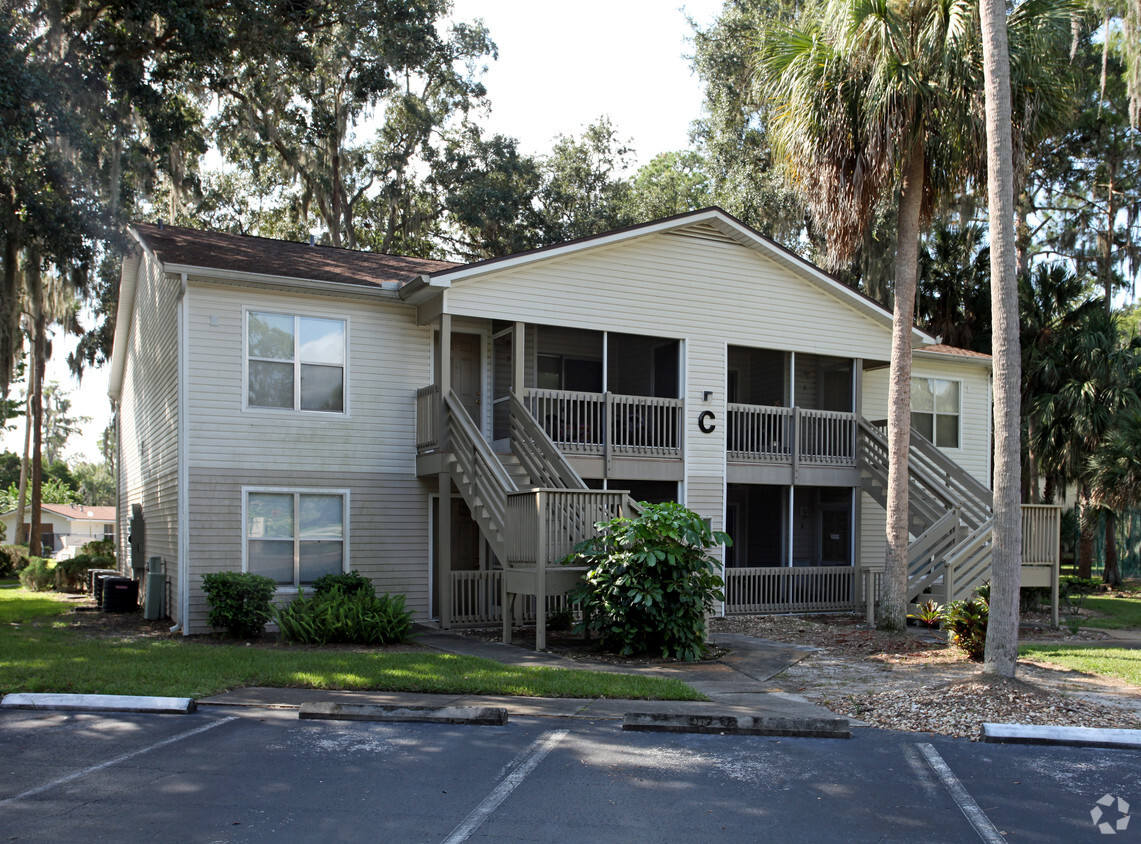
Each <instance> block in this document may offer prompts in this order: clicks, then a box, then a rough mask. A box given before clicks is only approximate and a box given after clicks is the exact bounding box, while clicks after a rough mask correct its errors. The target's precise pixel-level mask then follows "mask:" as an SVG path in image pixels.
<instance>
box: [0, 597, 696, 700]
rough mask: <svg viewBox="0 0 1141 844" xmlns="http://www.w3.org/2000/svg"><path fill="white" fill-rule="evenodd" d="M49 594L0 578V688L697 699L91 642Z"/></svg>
mask: <svg viewBox="0 0 1141 844" xmlns="http://www.w3.org/2000/svg"><path fill="white" fill-rule="evenodd" d="M68 611H69V608H68V606H67V605H66V604H64V603H61V602H60V601H59V600H58V599H57V598H56V597H55V596H54V595H53V594H52V593H30V592H26V591H24V590H23V589H19V588H15V587H13V586H10V585H0V692H3V693H8V692H49V691H51V692H86V693H94V694H138V695H172V696H179V697H203V696H206V695H211V694H216V693H218V692H222V691H226V690H228V689H234V688H239V687H242V686H281V687H286V686H290V687H300V688H316V689H372V690H383V691H401V692H440V693H446V694H498V695H526V696H534V697H584V698H597V697H607V698H621V699H647V700H705V699H706V698H705V697H704V696H703V695H701V694H700V693H699V692H697V691H695V690H694V689H692V688H691V687H689V686H687V685H686V684H685V683H682V682H680V681H678V680H673V679H667V678H656V677H640V676H632V675H624V674H607V673H602V672H596V671H572V670H566V669H558V668H530V667H528V668H518V667H514V666H508V665H501V664H500V663H497V662H492V661H490V660H485V659H477V658H475V657H467V656H456V655H453V654H443V653H438V652H435V651H424V652H404V653H388V652H385V650H384V649H383V648H377V649H375V650H361V651H347V650H343V651H342V650H313V649H303V648H295V647H273V648H262V647H246V646H245V645H244V644H242V643H237V644H232V645H231V644H214V643H211V642H204V641H194V640H193V639H190V640H183V639H162V640H157V641H147V640H141V639H140V640H136V641H127V640H100V639H94V638H91V637H88V636H85V635H83V634H81V633H79V632H77V631H75V630H71V629H68V624H67V621H66V618H65V617H63V614H65V613H67V612H68Z"/></svg>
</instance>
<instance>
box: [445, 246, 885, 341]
mask: <svg viewBox="0 0 1141 844" xmlns="http://www.w3.org/2000/svg"><path fill="white" fill-rule="evenodd" d="M445 295H446V297H447V302H446V310H447V311H448V312H450V313H452V314H456V315H461V314H462V315H468V316H480V317H484V318H487V319H506V320H521V321H526V322H534V323H539V324H548V325H550V324H558V325H563V326H570V327H575V328H589V329H595V330H600V331H601V330H605V331H621V332H628V333H630V334H644V335H653V336H661V337H677V338H681V337H687V338H691V339H697V338H708V339H709V340H714V339H716V341H717V342H719V343H728V344H731V345H742V346H754V347H760V348H771V349H782V350H792V351H800V352H812V353H815V354H823V355H837V356H840V357H862V358H867V359H882V360H886V359H887V357H888V353H889V344H890V339H891V336H890V327H889V326H887V325H886V324H879V323H876V322H873V321H872V319H871V318H869V317H866V316H863V315H862V314H860V313H858V312H856V311H855V310H853V309H852V308H851V307H850V306H849V305H848V304H846V303H844V302H841V301H840V300H839V299H837V298H835V297H833V296H832V295H830V294H829V293H826V292H825V291H823V290H821V289H819V288H817V287H815V286H814V285H812V284H810V283H809V282H807V281H805V280H803V279H801V278H798V277H796V276H794V275H793V274H792V273H790V272H789V270H787V269H786V268H784V267H782V266H780V265H778V264H777V263H775V262H774V261H771V260H769V259H767V258H765V257H764V256H763V255H761V254H759V253H758V252H756V251H754V250H751V249H748V248H746V247H744V246H741V245H738V244H736V243H723V242H717V241H713V240H707V239H704V238H695V237H687V236H684V235H677V234H657V235H647V236H645V237H642V238H637V239H635V240H631V241H627V242H625V243H621V244H617V245H614V246H610V247H606V248H599V249H597V250H593V251H590V252H587V253H578V254H575V255H571V256H567V257H563V258H557V259H552V260H549V261H545V262H539V263H535V264H530V265H528V266H525V267H522V268H517V269H504V270H502V271H500V272H496V273H489V274H488V275H486V276H481V277H479V278H476V279H470V280H462V281H459V282H456V284H455V285H454V286H453V287H452V288H451V289H449V290H448V291H447V293H446V294H445Z"/></svg>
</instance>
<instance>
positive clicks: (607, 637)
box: [564, 502, 731, 660]
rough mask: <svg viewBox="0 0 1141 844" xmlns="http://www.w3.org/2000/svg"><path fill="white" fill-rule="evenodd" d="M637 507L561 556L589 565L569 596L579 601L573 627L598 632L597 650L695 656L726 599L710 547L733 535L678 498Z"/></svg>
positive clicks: (601, 524)
mask: <svg viewBox="0 0 1141 844" xmlns="http://www.w3.org/2000/svg"><path fill="white" fill-rule="evenodd" d="M641 506H642V508H643V510H642V513H641V514H640V515H638V516H636V517H634V518H632V519H626V518H618V519H613V520H611V521H609V522H599V523H598V524H597V525H596V527H597V528H598V530H599V531H600V535H599V536H597V537H595V538H594V539H588V540H587V541H586V542H583V543H581V544H580V545H579V546H578V548H577V549H576V553H575V554H573V555H571V556H570V557H568V558H567V559H566V560H564V562H565V563H567V564H570V565H587V566H590V570H589V571H588V572H587V573H586V576H585V577H584V579H583V583H582V585H580V586H579V587H578V588H576V589H575V590H574V591H573V592H572V593H571V595H570V597H571V600H572V601H576V602H578V603H579V604H580V605H581V606H582V613H583V619H582V621H581V622H579V623H578V625H577V626H576V630H577V631H578V632H587V633H591V634H597V635H598V637H599V644H600V646H601V647H602V649H603V650H606V651H610V652H614V653H619V654H623V655H627V656H629V655H633V654H639V653H646V652H656V653H660V654H661V655H662V656H664V657H674V658H676V659H684V660H695V659H699V658H700V657H701V656H702V654H703V653H704V652H705V634H706V629H705V616H706V614H707V613H710V612H712V611H713V603H714V601H720V600H724V595H723V594H722V591H721V588H722V586H723V583H722V580H721V578H720V576H718V574H717V567H718V563H717V561H716V560H715V559H713V558H712V557H710V556H709V554H708V551H709V550H710V549H711V548H716V547H717V546H718V545H729V544H730V543H731V540H730V539H729V536H728V534H725V533H722V532H721V531H714V530H711V529H710V528H709V525H707V524H706V522H705V520H704V519H702V518H701V516H699V515H697V514H696V513H694V512H693V511H692V510H687V509H686V508H685V507H682V506H681V505H680V504H677V503H675V502H667V503H665V504H642V505H641Z"/></svg>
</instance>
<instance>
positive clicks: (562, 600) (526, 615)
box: [451, 569, 576, 627]
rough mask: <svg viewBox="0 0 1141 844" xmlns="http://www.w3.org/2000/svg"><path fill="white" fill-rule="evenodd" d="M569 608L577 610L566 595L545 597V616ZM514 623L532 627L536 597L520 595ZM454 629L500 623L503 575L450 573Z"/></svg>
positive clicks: (498, 571) (496, 572)
mask: <svg viewBox="0 0 1141 844" xmlns="http://www.w3.org/2000/svg"><path fill="white" fill-rule="evenodd" d="M568 607H569V608H570V609H572V611H574V610H576V605H572V604H571V603H570V601H569V600H568V599H567V596H566V595H548V596H547V613H548V614H550V613H552V612H554V611H555V610H560V609H565V608H568ZM515 621H516V623H519V624H534V622H535V596H534V595H521V596H520V600H519V601H517V606H516V608H515ZM451 623H452V626H453V627H479V626H485V625H493V624H494V625H499V624H502V623H503V571H502V570H501V569H488V570H484V571H453V572H452V619H451Z"/></svg>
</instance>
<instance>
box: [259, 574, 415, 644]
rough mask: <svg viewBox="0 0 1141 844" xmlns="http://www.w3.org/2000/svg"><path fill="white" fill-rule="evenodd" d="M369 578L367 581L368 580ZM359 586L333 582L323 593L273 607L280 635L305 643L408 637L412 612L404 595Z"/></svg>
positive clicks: (369, 641) (367, 641) (384, 640)
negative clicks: (376, 592) (377, 593)
mask: <svg viewBox="0 0 1141 844" xmlns="http://www.w3.org/2000/svg"><path fill="white" fill-rule="evenodd" d="M366 582H367V581H366ZM371 591H372V585H371V584H369V591H368V592H366V591H363V590H361V589H357V591H355V592H351V593H346V592H344V591H342V590H341V587H340V586H336V585H334V586H331V587H329V588H328V589H326V590H325V591H324V592H321V593H320V594H314V595H313V597H311V598H310V597H306V596H305V595H304V594H299V595H298V596H297V597H296V598H294V599H293V600H292V601H290V602H289V603H288V604H285V605H283V606H280V607H274V608H273V620H274V621H275V622H277V626H278V628H280V630H281V635H282V636H284V637H285V638H286V639H287V640H289V641H291V642H300V643H301V644H304V645H327V644H330V643H334V642H341V643H348V644H356V645H385V644H389V643H390V642H403V641H405V640H407V638H408V634H409V633H410V632H411V631H412V614H411V613H409V612H408V611H407V610H406V609H404V596H403V595H388V594H384V595H381V596H380V597H379V598H378V597H376V596H375V595H373V594H371Z"/></svg>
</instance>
